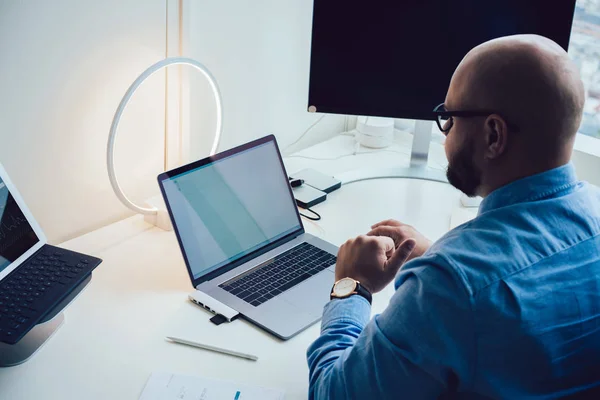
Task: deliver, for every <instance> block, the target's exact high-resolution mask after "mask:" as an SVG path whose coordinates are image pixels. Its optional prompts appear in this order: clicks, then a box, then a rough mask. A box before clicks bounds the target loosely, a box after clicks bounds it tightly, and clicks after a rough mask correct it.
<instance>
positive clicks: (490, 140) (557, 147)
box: [445, 35, 585, 196]
mask: <svg viewBox="0 0 600 400" xmlns="http://www.w3.org/2000/svg"><path fill="white" fill-rule="evenodd" d="M584 101H585V95H584V88H583V83H582V81H581V78H580V76H579V71H578V69H577V67H576V66H575V64H574V63H573V62H572V61H571V60H570V59H569V57H568V55H567V53H566V52H565V51H564V50H563V49H562V48H561V47H560V46H559V45H557V44H556V43H554V42H553V41H551V40H549V39H547V38H544V37H541V36H536V35H516V36H508V37H503V38H500V39H494V40H491V41H489V42H486V43H484V44H482V45H479V46H477V47H475V48H474V49H473V50H471V51H470V52H469V53H468V54H467V55H466V56H465V58H464V59H463V60H462V62H461V63H460V65H459V66H458V68H457V69H456V71H455V73H454V75H453V77H452V81H451V83H450V88H449V89H448V94H447V96H446V101H445V105H446V108H447V109H448V110H450V111H453V110H457V111H458V110H466V111H489V112H490V115H489V116H487V117H478V118H463V117H454V118H453V125H451V128H450V130H449V131H448V133H447V136H448V137H447V139H446V155H447V157H448V161H449V165H448V171H447V176H448V180H449V181H450V183H452V184H453V185H454V186H456V187H457V188H459V189H460V190H462V191H463V192H465V193H467V194H469V195H473V194H479V195H482V196H483V195H487V193H490V192H491V191H492V190H495V189H496V188H498V187H500V186H502V185H505V184H507V183H509V182H512V181H514V180H516V179H520V178H522V177H524V176H528V175H532V174H535V173H539V172H542V171H545V170H548V169H551V168H555V167H557V166H560V165H564V164H566V163H567V162H568V161H569V159H570V157H571V153H572V150H573V142H574V139H575V134H576V132H577V130H578V128H579V125H580V123H581V117H582V113H583V104H584ZM515 127H516V128H515Z"/></svg>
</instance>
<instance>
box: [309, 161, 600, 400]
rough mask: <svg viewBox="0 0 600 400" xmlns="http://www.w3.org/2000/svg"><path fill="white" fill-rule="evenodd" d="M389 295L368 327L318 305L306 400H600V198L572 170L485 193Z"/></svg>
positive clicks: (350, 306)
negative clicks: (475, 210) (569, 399)
mask: <svg viewBox="0 0 600 400" xmlns="http://www.w3.org/2000/svg"><path fill="white" fill-rule="evenodd" d="M395 288H396V292H395V293H394V295H393V297H392V299H391V301H390V304H389V306H388V307H387V308H386V310H385V311H384V312H383V313H382V314H379V315H377V316H375V317H374V318H373V319H371V320H370V306H369V303H368V302H367V300H365V299H364V298H362V297H360V296H352V297H350V298H348V299H343V300H333V301H331V302H329V303H328V304H327V305H326V306H325V310H324V314H323V320H322V328H321V336H320V337H319V338H318V339H317V340H316V341H315V342H314V343H313V344H312V345H311V346H310V348H309V349H308V354H307V355H308V364H309V368H310V395H309V396H310V398H311V399H399V398H403V399H435V398H439V397H441V398H459V399H480V398H504V399H533V398H535V399H555V398H559V397H565V396H573V397H579V396H580V397H585V398H590V397H591V398H599V399H600V190H599V189H598V188H596V187H594V186H591V185H589V184H587V183H584V182H581V181H578V180H577V177H576V175H575V170H574V167H573V165H572V164H571V163H569V164H567V165H564V166H562V167H559V168H556V169H553V170H550V171H547V172H544V173H541V174H538V175H534V176H530V177H527V178H524V179H521V180H518V181H515V182H513V183H510V184H508V185H506V186H504V187H502V188H500V189H497V190H495V191H494V192H492V193H491V194H490V195H489V196H488V197H487V198H485V199H484V201H483V202H482V204H481V206H480V209H479V214H478V216H477V218H475V219H474V220H472V221H470V222H468V223H466V224H463V225H461V226H459V227H457V228H455V229H454V230H452V231H450V232H448V233H447V234H446V235H445V236H444V237H442V238H441V239H440V240H438V241H437V242H436V243H435V244H434V245H433V246H432V247H431V248H430V249H429V250H428V251H427V252H426V253H425V254H424V255H423V256H422V257H419V258H416V259H414V260H412V261H410V262H408V263H406V264H405V265H404V266H403V267H402V269H401V270H400V272H399V273H398V275H397V276H396V279H395ZM592 396H593V397H592Z"/></svg>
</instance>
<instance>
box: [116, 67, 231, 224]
mask: <svg viewBox="0 0 600 400" xmlns="http://www.w3.org/2000/svg"><path fill="white" fill-rule="evenodd" d="M169 65H189V66H192V67H194V68H196V69H197V70H198V71H200V72H201V73H202V74H203V75H204V77H205V78H206V79H207V80H208V83H209V84H210V87H211V88H212V90H213V95H214V97H215V103H216V106H217V126H216V132H215V139H214V141H213V144H212V148H211V150H210V155H211V156H212V155H214V154H215V153H216V151H217V147H218V146H219V141H220V139H221V134H222V132H223V123H222V121H223V104H222V100H221V92H220V90H219V86H218V85H217V82H216V80H215V78H214V77H213V76H212V74H211V73H210V71H209V70H208V69H207V68H206V67H205V66H204V65H202V64H201V63H199V62H198V61H196V60H194V59H191V58H184V57H170V58H165V59H164V60H162V61H159V62H157V63H156V64H153V65H151V66H150V67H148V69H146V70H145V71H144V72H143V73H142V74H141V75H140V76H139V77H138V78H137V79H136V80H135V81H134V82H133V83H132V84H131V86H129V89H127V92H126V93H125V96H123V99H122V100H121V103H120V104H119V107H118V108H117V111H116V112H115V116H114V118H113V121H112V124H111V126H110V133H109V135H108V148H107V152H106V164H107V167H108V178H109V180H110V184H111V186H112V188H113V191H114V192H115V194H116V195H117V197H118V198H119V200H120V201H121V203H123V204H124V205H125V206H126V207H127V208H129V209H130V210H132V211H135V212H136V213H138V214H143V215H145V216H151V217H155V220H154V221H155V222H154V223H155V225H158V226H161V225H163V226H161V227H163V228H164V229H170V227H169V226H170V221H169V220H168V215H167V214H166V210H159V208H157V207H150V208H148V207H140V206H138V205H137V204H135V203H133V202H132V201H131V200H129V198H128V197H127V196H126V195H125V193H124V192H123V189H121V186H120V185H119V181H118V180H117V175H116V173H115V163H114V148H115V140H116V138H117V128H118V126H119V121H120V120H121V115H122V114H123V111H124V110H125V107H126V106H127V103H128V102H129V100H130V99H131V97H132V96H133V94H134V93H135V91H136V90H137V89H138V87H140V85H141V84H142V83H143V82H144V81H145V80H146V79H148V78H149V77H150V76H151V75H152V74H154V73H155V72H157V71H159V70H161V69H163V68H165V67H167V66H169ZM161 211H164V215H162V216H161V215H160V214H161ZM159 219H162V223H160V221H158V220H159ZM147 220H148V219H147Z"/></svg>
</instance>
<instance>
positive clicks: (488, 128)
mask: <svg viewBox="0 0 600 400" xmlns="http://www.w3.org/2000/svg"><path fill="white" fill-rule="evenodd" d="M507 140H508V127H507V125H506V122H505V121H504V119H502V117H500V116H499V115H496V114H492V115H490V116H489V117H487V119H486V120H485V153H484V155H485V158H487V159H489V160H493V159H496V158H498V157H500V156H501V155H503V154H504V152H505V151H506V144H507Z"/></svg>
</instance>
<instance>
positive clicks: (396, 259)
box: [385, 239, 417, 276]
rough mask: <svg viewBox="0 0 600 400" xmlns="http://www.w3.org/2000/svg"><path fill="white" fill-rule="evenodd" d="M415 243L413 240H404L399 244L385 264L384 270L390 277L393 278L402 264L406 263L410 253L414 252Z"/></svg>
mask: <svg viewBox="0 0 600 400" xmlns="http://www.w3.org/2000/svg"><path fill="white" fill-rule="evenodd" d="M416 245H417V242H416V241H415V240H414V239H406V240H405V241H404V242H402V243H400V246H398V248H397V249H396V251H395V252H394V254H393V255H392V257H390V259H389V260H388V261H387V263H386V264H385V270H386V272H387V273H388V274H390V275H391V276H395V275H396V273H397V272H398V270H399V269H400V267H401V266H402V264H404V263H405V262H406V260H407V259H408V257H409V256H410V253H412V251H413V250H414V248H415V246H416Z"/></svg>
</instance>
